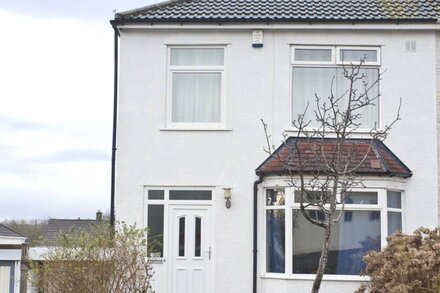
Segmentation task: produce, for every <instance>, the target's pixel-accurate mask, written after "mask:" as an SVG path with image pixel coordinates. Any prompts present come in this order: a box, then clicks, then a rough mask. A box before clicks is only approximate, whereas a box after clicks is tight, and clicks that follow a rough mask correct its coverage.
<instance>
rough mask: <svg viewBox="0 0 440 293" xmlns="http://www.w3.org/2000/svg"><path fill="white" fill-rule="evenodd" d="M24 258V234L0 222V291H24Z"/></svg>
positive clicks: (1, 292) (25, 250)
mask: <svg viewBox="0 0 440 293" xmlns="http://www.w3.org/2000/svg"><path fill="white" fill-rule="evenodd" d="M26 260H27V244H26V236H24V235H21V234H20V233H18V232H16V231H14V230H12V229H10V228H8V227H6V226H5V225H2V224H0V293H19V292H25V290H26V287H25V284H26V282H22V279H24V280H26V277H24V278H22V277H23V275H26V272H27V269H26V266H27V263H26ZM23 290H24V291H23Z"/></svg>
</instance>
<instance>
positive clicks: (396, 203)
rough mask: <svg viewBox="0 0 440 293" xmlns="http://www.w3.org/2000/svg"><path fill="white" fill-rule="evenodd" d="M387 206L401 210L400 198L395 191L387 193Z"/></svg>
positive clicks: (399, 194)
mask: <svg viewBox="0 0 440 293" xmlns="http://www.w3.org/2000/svg"><path fill="white" fill-rule="evenodd" d="M387 206H388V207H389V208H395V209H401V208H402V196H401V193H400V192H397V191H387Z"/></svg>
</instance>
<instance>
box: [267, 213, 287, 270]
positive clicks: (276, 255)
mask: <svg viewBox="0 0 440 293" xmlns="http://www.w3.org/2000/svg"><path fill="white" fill-rule="evenodd" d="M266 228H267V231H266V252H267V254H266V271H267V272H268V273H284V254H285V227H284V210H271V211H267V215H266Z"/></svg>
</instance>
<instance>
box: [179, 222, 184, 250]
mask: <svg viewBox="0 0 440 293" xmlns="http://www.w3.org/2000/svg"><path fill="white" fill-rule="evenodd" d="M179 256H185V218H179Z"/></svg>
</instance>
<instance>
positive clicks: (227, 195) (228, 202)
mask: <svg viewBox="0 0 440 293" xmlns="http://www.w3.org/2000/svg"><path fill="white" fill-rule="evenodd" d="M231 190H232V188H230V187H228V188H223V191H224V195H225V200H226V208H227V209H229V208H231V198H232V195H231Z"/></svg>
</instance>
